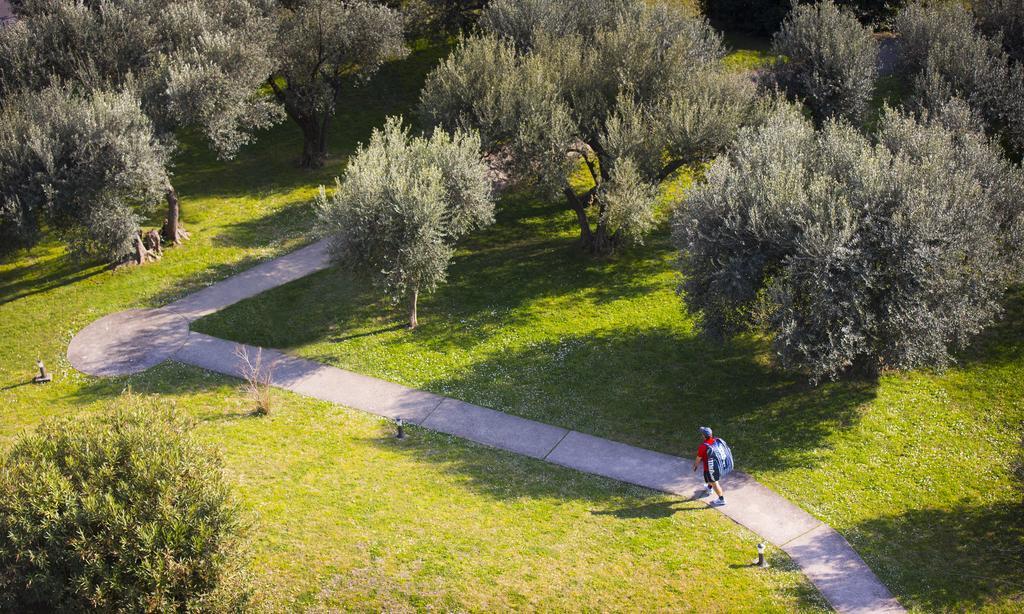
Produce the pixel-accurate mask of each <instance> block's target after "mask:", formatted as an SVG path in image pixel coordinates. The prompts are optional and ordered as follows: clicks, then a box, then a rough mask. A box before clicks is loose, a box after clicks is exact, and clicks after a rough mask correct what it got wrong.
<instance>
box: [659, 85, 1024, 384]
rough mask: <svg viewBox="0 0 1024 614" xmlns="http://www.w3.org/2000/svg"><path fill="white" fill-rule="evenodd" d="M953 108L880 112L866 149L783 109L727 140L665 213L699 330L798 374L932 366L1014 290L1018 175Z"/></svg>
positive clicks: (863, 142) (830, 126)
mask: <svg viewBox="0 0 1024 614" xmlns="http://www.w3.org/2000/svg"><path fill="white" fill-rule="evenodd" d="M974 126H975V123H974V120H973V118H972V117H971V116H970V112H969V110H968V109H967V106H966V105H965V104H963V103H961V102H959V101H953V102H951V103H949V104H948V105H947V106H946V107H944V108H943V110H942V112H941V114H936V115H932V116H931V118H928V119H925V120H924V121H919V120H917V119H915V118H914V117H911V116H908V115H904V114H901V113H899V112H896V111H892V110H889V109H886V110H885V111H884V112H883V116H882V118H881V120H880V126H879V129H878V133H877V143H872V142H870V141H869V140H868V139H867V138H866V137H864V136H863V135H861V134H860V133H858V132H857V131H856V130H854V129H853V128H852V127H850V126H849V125H848V124H845V123H836V122H831V121H830V122H827V123H826V124H825V126H824V128H823V130H821V131H820V132H816V131H815V130H814V126H813V125H812V124H811V123H810V122H809V121H807V120H806V119H804V118H803V117H802V116H801V114H800V113H799V111H797V110H795V109H793V108H786V107H782V108H780V109H779V110H778V111H777V112H776V113H775V114H774V115H773V116H771V117H770V118H769V119H768V120H767V121H766V123H765V124H764V125H763V126H759V127H756V128H748V129H745V130H743V131H742V133H741V135H740V138H739V139H738V141H737V144H736V147H735V148H733V149H732V150H731V153H730V154H729V155H728V156H723V157H722V158H720V159H719V160H717V161H716V162H715V163H714V164H713V165H712V167H711V168H710V170H709V171H708V173H707V177H706V181H705V182H704V183H703V184H702V185H700V186H698V187H697V188H695V189H694V190H693V191H692V192H691V194H690V196H689V197H688V199H687V201H686V203H685V205H684V206H682V207H681V208H680V209H679V210H678V211H677V213H676V215H675V218H674V222H673V226H674V240H675V242H676V244H677V245H678V247H679V248H680V250H681V253H682V257H681V260H680V262H681V267H682V271H683V273H684V276H685V282H684V288H685V292H686V294H685V296H686V300H687V302H688V303H689V305H690V306H691V307H692V308H693V309H694V310H699V311H700V312H701V313H702V327H703V329H704V330H705V331H706V332H707V333H710V334H713V335H728V334H733V333H735V332H737V331H740V330H743V329H745V328H747V327H749V326H755V327H758V328H761V329H764V330H767V331H768V332H769V333H770V334H771V335H772V336H773V339H774V347H775V349H776V351H777V353H778V356H779V357H780V359H781V361H782V363H783V364H784V365H786V366H789V367H797V368H801V369H804V370H806V371H807V372H808V373H809V374H810V376H811V377H812V379H814V380H818V379H821V378H828V377H835V376H838V375H839V374H841V373H843V372H845V371H847V370H848V369H850V368H851V367H856V368H858V369H864V370H866V371H868V372H872V371H877V370H878V369H881V368H895V369H913V368H918V367H925V366H935V367H942V366H944V365H947V364H948V363H949V362H950V361H951V354H950V352H951V350H953V349H955V348H959V347H963V346H964V345H965V344H966V343H968V342H969V341H970V339H971V338H972V337H973V336H974V335H975V334H976V333H978V332H979V331H980V330H981V329H982V328H983V327H984V326H986V325H987V324H989V323H990V322H991V321H992V319H993V317H994V316H995V315H996V314H997V312H998V311H999V300H1000V298H1001V297H1002V296H1003V292H1004V291H1005V289H1006V287H1007V284H1009V283H1010V282H1011V281H1013V280H1018V279H1020V271H1021V258H1022V251H1021V248H1022V246H1024V243H1022V236H1024V232H1022V231H1024V224H1022V206H1021V201H1020V198H1019V195H1020V194H1021V193H1024V175H1022V172H1021V169H1020V168H1019V167H1016V166H1014V165H1012V164H1011V163H1009V162H1008V161H1007V160H1006V159H1005V158H1004V157H1003V156H1002V154H1001V152H1000V151H999V149H998V148H996V147H995V146H993V145H992V144H991V143H990V142H988V141H987V140H986V139H985V137H984V136H983V135H982V134H980V133H978V132H977V131H975V130H973V129H972V128H973V127H974Z"/></svg>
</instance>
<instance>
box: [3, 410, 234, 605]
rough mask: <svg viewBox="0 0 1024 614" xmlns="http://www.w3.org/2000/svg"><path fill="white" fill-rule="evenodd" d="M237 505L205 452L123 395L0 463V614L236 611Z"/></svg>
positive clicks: (164, 418) (39, 433)
mask: <svg viewBox="0 0 1024 614" xmlns="http://www.w3.org/2000/svg"><path fill="white" fill-rule="evenodd" d="M239 525H240V519H239V510H238V508H237V506H236V505H235V504H234V503H232V501H231V496H230V494H229V490H228V487H227V485H226V484H225V482H224V480H223V478H222V474H221V468H220V464H219V461H218V460H217V456H216V455H215V453H214V451H213V450H211V449H208V448H207V447H205V446H201V445H199V444H198V442H196V441H195V439H194V438H193V437H192V436H191V435H190V433H189V430H188V428H187V427H186V425H185V424H184V423H183V422H182V421H181V420H179V419H176V418H175V417H174V416H173V415H172V414H171V413H169V412H167V411H162V410H159V409H157V408H154V407H149V406H147V405H145V404H142V403H140V401H139V400H138V399H137V398H134V397H131V396H129V397H127V398H126V399H125V400H124V401H123V402H121V403H118V404H117V405H116V406H115V407H113V408H112V410H111V411H109V412H107V413H104V414H102V415H100V416H98V417H94V418H89V419H81V418H79V419H64V420H54V421H50V422H47V423H44V424H43V425H41V426H40V427H39V428H38V429H37V430H36V431H35V432H34V433H31V434H27V435H25V436H23V437H22V438H21V439H20V440H18V441H17V442H16V443H15V445H14V447H13V448H12V449H11V451H10V453H9V454H7V456H6V457H4V458H3V460H2V465H0V611H63V612H80V611H84V610H92V609H96V610H105V611H115V610H117V611H161V612H163V611H172V610H177V611H184V610H190V611H211V610H215V611H224V610H240V609H242V608H243V606H244V605H245V602H246V600H247V593H248V591H246V590H244V589H243V588H242V582H241V581H240V575H239V568H238V563H239V556H238V554H239V553H238V548H239V540H238V538H237V534H238V530H239Z"/></svg>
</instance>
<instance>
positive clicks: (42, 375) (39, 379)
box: [32, 360, 53, 384]
mask: <svg viewBox="0 0 1024 614" xmlns="http://www.w3.org/2000/svg"><path fill="white" fill-rule="evenodd" d="M36 366H37V367H39V375H37V376H35V377H33V378H32V383H34V384H45V383H46V382H49V381H51V380H53V376H51V375H50V374H49V373H47V372H46V365H44V364H43V361H42V360H37V361H36Z"/></svg>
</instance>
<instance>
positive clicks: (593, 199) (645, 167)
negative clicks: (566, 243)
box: [421, 0, 754, 254]
mask: <svg viewBox="0 0 1024 614" xmlns="http://www.w3.org/2000/svg"><path fill="white" fill-rule="evenodd" d="M480 23H481V27H482V29H483V33H482V34H480V35H476V36H471V37H468V38H464V39H463V40H462V41H461V42H460V43H459V46H458V48H457V49H456V51H455V52H454V53H453V54H452V56H451V57H449V58H448V59H447V60H446V61H445V62H443V63H442V64H441V65H440V66H439V67H438V68H437V69H435V70H434V71H433V72H432V73H431V74H430V75H429V76H428V78H427V82H426V85H425V87H424V90H423V93H422V97H421V114H422V116H423V117H424V119H425V120H426V122H428V123H429V124H433V125H438V126H441V127H444V128H445V129H448V130H454V129H457V128H472V129H477V130H479V131H480V134H481V138H482V141H483V144H484V147H485V148H486V149H487V150H489V151H492V152H497V151H504V152H506V153H508V154H510V155H511V157H512V162H513V165H514V166H515V168H516V170H517V171H518V174H519V175H520V178H536V179H537V181H538V182H539V184H540V185H541V186H542V187H543V188H545V189H547V190H549V191H551V192H552V193H557V192H561V193H562V194H564V195H565V198H566V202H567V205H568V208H569V209H570V210H571V211H572V212H573V213H574V214H575V215H576V218H577V220H578V222H579V227H580V237H581V241H582V242H583V244H584V245H585V246H586V247H587V248H588V249H590V250H591V251H592V252H593V253H597V254H607V253H610V252H612V251H614V250H615V249H616V248H618V247H619V246H620V245H622V244H623V243H625V242H626V241H627V240H637V241H638V240H640V239H641V238H642V237H643V235H644V234H645V233H646V232H647V231H648V230H650V228H651V227H652V226H653V224H654V219H655V218H654V206H655V194H656V192H657V189H658V186H659V185H660V184H661V183H662V182H663V181H665V180H667V179H668V178H670V177H671V176H672V175H673V173H674V172H675V171H677V170H678V169H680V168H682V167H683V166H685V165H687V164H692V163H696V162H700V161H702V160H706V159H708V158H710V157H711V156H713V155H714V154H715V153H717V152H718V151H720V150H721V149H722V148H723V147H724V146H725V145H726V144H727V143H729V142H730V141H731V140H732V139H733V137H734V135H735V134H736V131H737V130H738V128H739V127H740V126H741V125H743V123H744V122H745V121H746V119H747V117H748V115H749V112H750V110H751V107H752V104H753V100H754V85H753V84H752V83H751V82H750V80H749V79H747V78H746V77H744V76H742V75H737V74H734V73H730V72H728V71H726V70H725V69H724V68H723V66H722V63H721V59H722V57H723V55H724V50H723V48H722V44H721V41H720V38H719V36H718V35H717V34H715V32H714V31H713V30H712V29H711V28H710V27H709V26H708V25H707V23H706V22H704V21H702V20H699V19H696V18H693V17H690V16H688V15H685V14H682V13H680V12H677V11H676V10H674V9H672V8H670V7H667V6H665V5H654V6H650V5H648V4H647V3H644V2H640V1H634V0H616V1H613V2H607V1H601V0H586V1H585V2H580V3H571V4H570V3H562V2H558V1H556V0H528V1H523V2H514V1H512V0H496V1H495V2H492V3H491V4H490V5H488V7H487V9H485V11H484V14H483V16H482V17H481V22H480ZM580 165H585V166H586V169H587V171H588V173H589V175H590V178H591V180H592V182H593V186H592V187H591V188H590V189H588V190H587V191H586V192H585V193H583V194H578V193H577V192H576V191H575V190H574V189H573V188H572V186H571V185H570V184H569V182H568V177H569V174H570V172H571V171H572V170H573V169H574V168H577V167H579V166H580Z"/></svg>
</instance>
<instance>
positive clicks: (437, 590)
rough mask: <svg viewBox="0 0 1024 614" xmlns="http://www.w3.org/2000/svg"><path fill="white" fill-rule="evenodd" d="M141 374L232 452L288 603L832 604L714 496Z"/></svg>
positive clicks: (186, 371) (268, 577) (209, 384)
mask: <svg viewBox="0 0 1024 614" xmlns="http://www.w3.org/2000/svg"><path fill="white" fill-rule="evenodd" d="M132 383H133V385H134V387H135V390H136V392H142V393H145V394H152V395H157V396H158V398H160V399H161V400H162V401H163V402H165V403H166V402H175V403H177V404H178V407H179V408H180V409H181V411H187V412H190V413H191V414H192V415H194V416H195V417H196V419H197V420H198V422H199V429H200V431H199V432H200V434H201V435H202V437H203V438H204V439H205V440H207V441H208V442H209V443H211V444H213V445H214V446H216V447H218V448H221V449H223V450H224V454H225V457H226V461H227V469H228V473H229V475H230V477H231V480H232V481H233V482H234V483H235V484H237V491H238V493H239V495H240V497H241V498H242V500H243V501H244V503H245V505H246V508H247V509H249V510H251V515H252V517H253V519H254V524H255V526H254V529H255V530H254V531H253V537H254V539H253V545H252V548H251V550H252V552H253V558H254V565H253V567H254V569H255V570H256V572H257V573H256V579H257V584H258V586H259V587H260V597H261V601H262V602H263V604H264V605H265V606H266V608H267V609H268V610H270V611H281V610H296V609H307V608H319V609H332V610H335V611H351V610H359V611H409V610H413V609H415V610H426V609H436V610H445V611H451V610H455V611H508V610H512V609H523V608H526V609H541V610H576V611H582V610H589V611H598V610H600V611H623V610H655V609H656V610H667V611H703V610H707V609H709V608H710V609H714V610H720V611H750V610H752V609H756V610H758V611H776V612H783V611H789V610H818V609H821V608H822V602H821V600H820V597H819V596H818V595H817V593H816V591H814V589H813V588H812V587H811V586H810V585H809V583H807V581H806V580H805V579H804V578H803V576H802V574H800V572H799V571H798V570H796V569H795V568H794V567H793V565H792V564H791V563H789V562H788V561H787V559H786V558H785V556H784V555H781V554H780V553H779V552H777V551H774V550H773V551H772V553H771V554H772V555H774V556H775V557H776V560H777V561H778V562H779V566H777V567H776V568H773V569H772V570H771V571H770V572H769V573H762V571H761V570H757V569H756V568H753V569H752V568H750V567H749V566H748V563H749V562H750V559H751V558H752V557H751V555H752V553H753V552H754V544H756V543H757V541H758V540H757V537H756V536H755V535H753V534H751V533H750V532H749V531H747V530H745V529H743V528H742V527H739V526H738V525H735V524H734V523H731V522H729V521H728V520H726V519H724V518H723V517H722V516H721V515H719V514H717V513H715V512H713V511H711V510H709V509H708V508H707V507H706V506H705V505H704V504H703V503H701V502H688V501H681V500H679V499H678V498H670V497H667V496H662V495H658V494H655V493H652V492H650V491H648V490H645V489H642V488H637V487H630V486H627V485H624V484H621V483H617V482H613V481H611V480H605V479H601V478H597V477H593V476H587V475H584V474H580V473H577V472H574V471H572V470H568V469H564V468H560V467H557V466H553V465H549V464H547V463H543V462H540V461H536V460H532V459H528V458H524V457H521V456H518V455H515V454H510V453H504V452H500V451H496V450H493V449H489V448H485V447H482V446H476V445H473V444H469V443H467V442H464V441H462V440H460V439H458V438H455V437H450V436H446V435H442V434H437V433H431V432H428V431H423V430H420V429H416V428H411V429H409V436H408V437H407V438H406V440H404V441H398V440H396V439H395V438H394V436H393V427H392V426H391V425H390V424H389V423H387V422H385V421H383V420H381V419H379V418H376V417H373V416H370V415H367V414H364V413H361V412H357V411H352V410H346V409H344V408H340V407H338V406H335V405H332V404H330V403H324V402H320V401H313V400H310V399H305V398H302V397H299V396H297V395H293V394H289V393H283V392H281V393H276V394H275V395H274V401H275V406H274V409H273V412H272V413H271V415H270V416H269V417H265V418H252V417H250V416H248V414H247V412H248V411H249V409H250V404H249V403H248V402H247V401H246V400H245V399H243V398H242V397H240V395H239V393H238V386H237V383H236V382H235V381H233V380H229V379H227V378H223V377H220V376H216V375H212V374H208V373H204V372H202V371H200V370H198V369H194V368H191V367H186V366H183V365H174V364H170V365H164V366H161V367H158V368H157V369H156V370H155V371H154V372H153V373H152V374H149V375H147V376H145V377H143V378H134V379H133V382H132ZM109 388H114V389H116V385H111V386H109Z"/></svg>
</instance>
